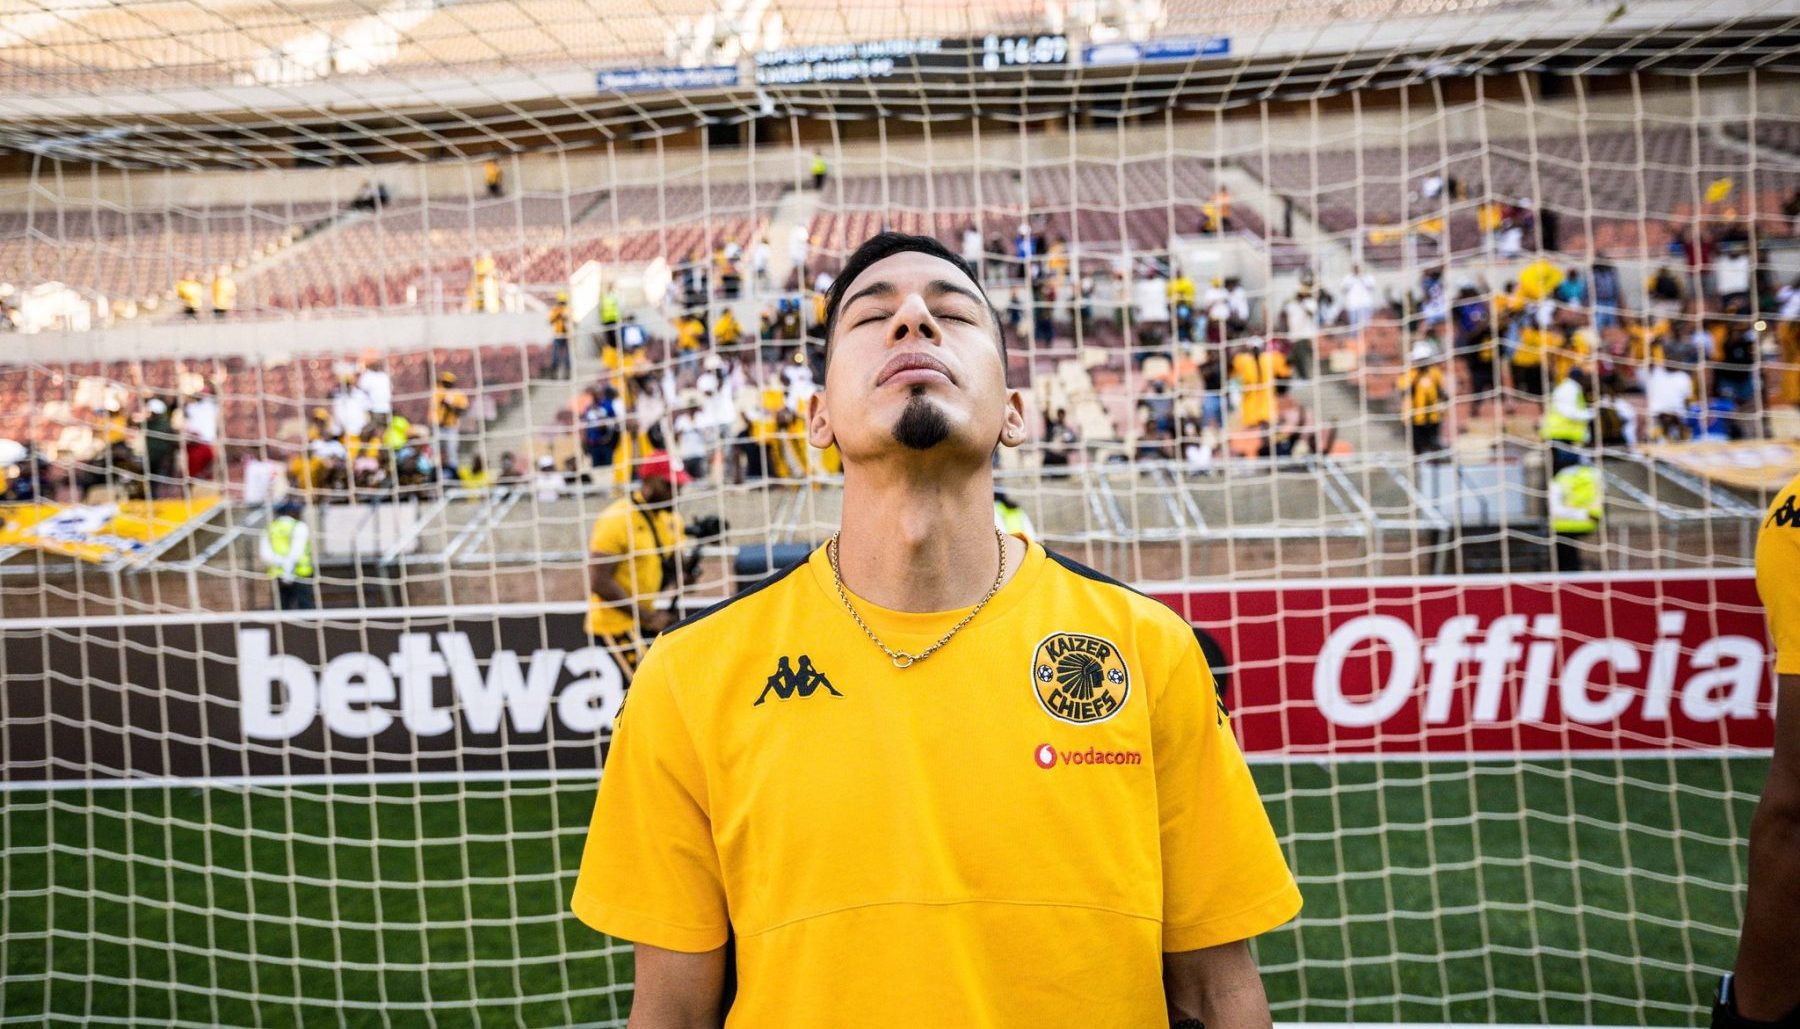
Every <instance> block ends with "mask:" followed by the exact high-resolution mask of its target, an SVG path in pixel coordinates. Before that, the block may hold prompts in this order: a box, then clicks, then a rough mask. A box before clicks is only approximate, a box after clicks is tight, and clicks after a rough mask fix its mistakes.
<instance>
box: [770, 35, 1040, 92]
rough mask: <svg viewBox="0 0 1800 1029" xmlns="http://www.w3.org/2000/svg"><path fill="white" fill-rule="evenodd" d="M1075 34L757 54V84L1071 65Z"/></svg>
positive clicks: (872, 44)
mask: <svg viewBox="0 0 1800 1029" xmlns="http://www.w3.org/2000/svg"><path fill="white" fill-rule="evenodd" d="M1068 60H1069V39H1068V37H1067V36H1056V35H1017V36H1003V35H988V36H980V37H975V38H968V39H955V38H952V39H945V38H941V37H926V38H919V39H878V40H872V41H869V42H866V43H838V44H833V45H829V46H803V47H791V48H789V49H785V50H765V51H763V52H761V53H758V54H757V55H756V84H757V85H759V86H791V85H806V84H811V83H829V82H860V81H864V80H870V79H886V78H893V77H894V76H898V75H933V76H935V75H968V74H972V73H975V72H998V71H1005V70H1008V69H1014V68H1030V67H1034V66H1052V65H1060V64H1067V63H1068Z"/></svg>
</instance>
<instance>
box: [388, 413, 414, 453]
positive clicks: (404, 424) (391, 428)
mask: <svg viewBox="0 0 1800 1029" xmlns="http://www.w3.org/2000/svg"><path fill="white" fill-rule="evenodd" d="M411 429H412V422H410V421H408V420H407V419H406V416H405V415H403V414H398V413H396V414H391V415H389V416H388V424H387V432H385V433H383V434H382V437H381V445H382V446H384V447H387V448H388V449H389V450H399V449H400V448H401V447H404V446H406V436H407V433H408V432H409V431H410V430H411Z"/></svg>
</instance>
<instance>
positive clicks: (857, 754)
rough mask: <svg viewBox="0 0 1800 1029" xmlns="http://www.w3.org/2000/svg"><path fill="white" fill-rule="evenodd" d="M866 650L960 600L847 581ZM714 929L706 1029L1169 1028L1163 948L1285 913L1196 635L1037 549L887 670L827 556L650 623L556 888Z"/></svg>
mask: <svg viewBox="0 0 1800 1029" xmlns="http://www.w3.org/2000/svg"><path fill="white" fill-rule="evenodd" d="M852 603H854V604H855V605H856V609H857V611H858V612H859V613H860V614H861V615H862V617H863V618H864V620H865V621H867V622H868V624H869V626H870V627H871V628H872V629H873V631H874V632H875V633H876V634H877V635H879V636H880V637H881V639H882V640H884V641H885V642H886V643H887V644H888V645H889V646H893V647H899V648H905V649H909V650H913V651H917V650H922V649H924V648H925V647H926V646H928V645H930V644H931V643H932V642H933V641H935V640H936V639H937V638H938V637H939V636H941V635H942V634H943V633H944V631H945V630H947V629H948V628H949V627H950V626H952V625H954V624H956V622H957V621H958V620H960V619H961V618H962V617H963V616H964V615H966V614H967V609H964V610H961V611H941V612H935V613H929V614H921V613H906V612H900V611H892V610H887V609H884V608H881V607H878V606H876V605H874V604H871V603H869V602H868V601H867V600H862V599H858V598H855V597H854V596H853V597H852ZM572 906H573V908H574V911H575V914H576V915H577V916H579V917H580V918H581V920H582V921H584V922H586V923H587V924H588V925H589V926H591V927H593V928H594V929H597V930H599V931H601V932H604V933H608V934H610V935H612V936H615V937H619V938H622V939H626V940H631V941H634V942H639V943H644V944H648V945H650V946H655V947H662V948H665V949H668V950H677V951H688V952H702V951H707V950H712V949H714V948H717V947H720V946H722V945H724V944H726V942H727V941H728V940H730V941H734V947H735V952H736V953H735V956H736V962H737V965H736V967H737V982H738V992H737V995H736V997H735V1000H734V1002H733V1003H732V1006H731V1009H730V1012H729V1014H728V1016H727V1018H726V1023H725V1024H726V1026H727V1027H729V1029H764V1027H789V1026H870V1025H893V1026H957V1027H977V1026H981V1027H987V1026H995V1027H998V1026H1037V1025H1046V1026H1081V1027H1083V1029H1111V1027H1117V1029H1142V1027H1144V1026H1152V1025H1167V1024H1168V1012H1167V1010H1166V1008H1165V1006H1164V995H1163V986H1162V967H1163V966H1162V955H1163V953H1164V952H1165V951H1189V950H1197V949H1201V948H1205V947H1212V946H1216V945H1219V944H1224V943H1230V942H1234V941H1237V940H1243V939H1247V938H1249V937H1252V936H1256V935H1258V934H1260V933H1262V932H1265V931H1267V930H1269V929H1272V928H1274V927H1276V926H1278V925H1280V924H1282V923H1283V922H1286V921H1287V920H1288V919H1290V918H1292V917H1294V915H1295V914H1296V913H1297V912H1298V911H1299V909H1300V893H1299V890H1298V888H1297V887H1296V885H1295V882H1294V879H1293V876H1292V875H1291V874H1290V873H1289V871H1288V867H1287V863H1286V861H1285V860H1284V859H1283V856H1282V852H1281V848H1280V846H1279V845H1278V843H1277V841H1276V838H1275V833H1274V831H1273V830H1272V829H1271V827H1270V824H1269V819H1268V816H1267V814H1266V813H1265V811H1264V810H1263V806H1262V803H1261V801H1260V799H1259V798H1258V797H1257V793H1256V787H1255V784H1254V783H1253V782H1252V780H1251V778H1250V772H1249V768H1248V767H1247V766H1246V764H1245V762H1244V758H1243V755H1242V754H1241V752H1240V751H1239V749H1238V745H1237V742H1236V739H1235V737H1234V735H1233V732H1232V728H1231V721H1230V719H1229V718H1228V717H1227V715H1226V712H1225V707H1224V704H1223V703H1222V702H1221V700H1220V698H1219V696H1218V694H1217V693H1216V692H1215V688H1214V684H1213V677H1212V673H1211V672H1210V670H1209V669H1208V667H1207V664H1206V660H1205V658H1204V657H1203V656H1202V654H1201V651H1200V647H1199V644H1198V643H1197V642H1196V641H1195V638H1194V634H1193V632H1192V630H1191V629H1190V628H1189V627H1188V626H1187V624H1186V623H1185V622H1183V621H1182V619H1181V618H1180V617H1179V616H1178V615H1176V614H1175V613H1174V612H1173V611H1171V610H1169V609H1168V608H1167V607H1165V606H1163V605H1162V604H1160V603H1158V602H1156V601H1154V600H1151V599H1150V598H1148V597H1145V596H1143V595H1142V594H1139V593H1137V592H1135V591H1133V590H1131V589H1128V588H1126V587H1124V586H1122V585H1120V584H1118V583H1115V582H1113V581H1111V580H1109V579H1106V578H1105V577H1103V576H1101V575H1100V574H1099V573H1097V572H1093V571H1091V570H1089V569H1086V568H1083V567H1082V566H1080V565H1078V564H1075V563H1074V562H1071V561H1069V560H1067V559H1065V558H1062V557H1060V556H1057V555H1054V554H1049V553H1048V552H1046V551H1045V550H1044V548H1043V547H1042V546H1040V545H1038V544H1036V543H1030V544H1028V551H1027V554H1026V557H1025V560H1024V562H1023V564H1022V565H1021V566H1020V568H1019V570H1018V572H1017V574H1015V575H1014V577H1013V578H1012V580H1011V581H1009V582H1008V583H1007V584H1006V585H1005V586H1003V587H1002V588H1001V589H1000V590H999V592H997V593H996V594H995V595H994V597H993V599H992V600H991V601H990V602H989V603H988V606H987V607H986V608H985V609H984V610H983V611H982V612H981V613H980V614H979V615H978V616H977V617H976V618H975V620H974V621H972V622H970V623H969V625H968V627H967V628H965V629H963V630H962V632H961V633H959V634H958V635H957V636H955V637H954V638H953V639H952V640H951V641H950V642H949V644H948V645H946V646H945V647H944V648H943V649H942V650H940V651H938V652H937V653H935V654H933V655H932V656H931V657H930V658H929V659H927V660H926V661H924V662H921V663H920V664H918V665H917V666H915V667H912V668H907V669H899V668H896V667H894V665H893V663H892V662H891V661H890V660H889V659H888V657H887V656H886V655H885V654H883V653H882V652H881V651H879V650H877V649H876V647H875V646H874V644H872V643H871V642H870V641H869V640H868V639H866V638H865V637H864V636H863V634H862V633H861V632H860V631H858V630H857V627H856V625H855V623H854V622H852V621H851V619H850V616H849V614H848V613H847V612H846V611H845V610H844V608H843V606H842V604H841V602H840V601H839V599H838V596H837V594H836V591H835V589H834V587H833V578H832V572H831V567H830V564H829V563H828V562H827V560H826V558H825V555H824V552H823V549H822V548H821V549H820V550H815V551H814V552H813V554H812V556H811V558H810V559H808V560H807V561H804V562H801V563H799V564H797V565H795V566H793V567H792V568H789V569H788V570H787V571H784V572H782V573H779V574H777V575H775V576H772V577H770V578H768V579H765V580H764V581H763V582H762V583H761V584H759V585H758V586H756V587H755V588H753V589H752V590H750V591H748V592H746V593H743V594H741V595H739V596H738V597H736V598H734V599H732V600H729V601H726V602H725V603H723V604H721V605H718V606H715V607H713V608H711V609H709V610H707V611H704V612H702V613H700V614H698V615H696V616H694V617H693V618H690V619H688V620H687V621H685V622H682V623H679V624H678V625H676V626H674V627H673V628H671V629H669V630H666V631H665V632H664V633H663V634H662V635H661V636H660V637H659V638H658V639H657V641H656V643H655V644H654V645H653V646H652V647H651V648H650V651H649V653H648V654H647V655H646V656H645V658H644V662H643V664H642V665H641V666H640V667H639V670H638V673H637V676H636V678H635V679H634V680H633V684H632V687H631V692H630V697H629V699H628V701H627V703H626V705H625V708H624V711H623V712H622V714H621V717H620V719H619V720H618V722H617V723H616V728H615V735H614V737H613V743H612V750H611V752H610V755H609V757H608V758H607V761H606V767H605V772H604V775H603V777H602V779H601V783H600V794H599V799H598V801H597V802H596V804H595V808H594V817H593V823H592V826H591V828H590V829H589V832H588V838H587V844H586V849H585V851H584V853H583V855H582V861H581V871H580V874H579V876H578V878H577V880H576V884H575V892H574V898H573V902H572Z"/></svg>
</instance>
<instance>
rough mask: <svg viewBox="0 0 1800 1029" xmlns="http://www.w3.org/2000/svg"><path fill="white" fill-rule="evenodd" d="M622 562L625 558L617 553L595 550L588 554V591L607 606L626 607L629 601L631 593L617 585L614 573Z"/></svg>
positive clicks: (617, 581)
mask: <svg viewBox="0 0 1800 1029" xmlns="http://www.w3.org/2000/svg"><path fill="white" fill-rule="evenodd" d="M624 562H625V558H624V557H623V556H622V555H619V554H604V553H599V552H595V553H590V554H589V555H588V592H589V593H592V594H593V595H594V596H596V597H599V598H600V600H601V602H603V603H605V604H606V605H607V606H608V607H626V606H629V605H630V603H631V594H630V593H627V592H626V591H625V587H623V586H621V585H619V580H618V578H617V577H616V576H615V575H614V573H615V572H617V571H618V569H619V565H621V564H623V563H624Z"/></svg>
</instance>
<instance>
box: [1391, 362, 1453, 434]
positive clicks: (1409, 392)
mask: <svg viewBox="0 0 1800 1029" xmlns="http://www.w3.org/2000/svg"><path fill="white" fill-rule="evenodd" d="M1395 387H1396V388H1397V389H1398V390H1399V391H1400V410H1401V413H1402V417H1404V418H1405V420H1406V421H1407V422H1408V423H1409V424H1412V425H1437V424H1439V423H1441V422H1443V420H1444V373H1443V372H1442V371H1441V370H1439V369H1438V367H1437V366H1436V365H1433V366H1431V367H1429V368H1408V369H1407V370H1406V371H1404V372H1401V373H1400V378H1399V380H1398V381H1396V383H1395Z"/></svg>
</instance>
